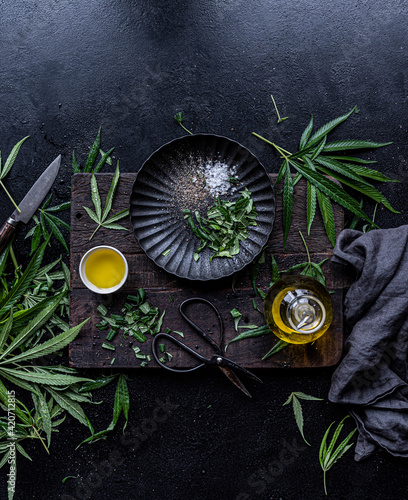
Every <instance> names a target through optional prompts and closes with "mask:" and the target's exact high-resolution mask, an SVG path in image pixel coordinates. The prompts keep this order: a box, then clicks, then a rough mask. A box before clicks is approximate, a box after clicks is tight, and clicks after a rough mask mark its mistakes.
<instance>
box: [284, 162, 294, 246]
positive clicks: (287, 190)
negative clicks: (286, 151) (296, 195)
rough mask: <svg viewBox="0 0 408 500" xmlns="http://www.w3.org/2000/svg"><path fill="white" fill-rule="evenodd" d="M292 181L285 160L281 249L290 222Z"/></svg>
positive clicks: (286, 236)
mask: <svg viewBox="0 0 408 500" xmlns="http://www.w3.org/2000/svg"><path fill="white" fill-rule="evenodd" d="M292 208H293V182H292V176H291V173H290V168H289V163H288V162H286V173H285V179H284V186H283V249H285V246H286V240H287V238H288V234H289V229H290V224H291V222H292Z"/></svg>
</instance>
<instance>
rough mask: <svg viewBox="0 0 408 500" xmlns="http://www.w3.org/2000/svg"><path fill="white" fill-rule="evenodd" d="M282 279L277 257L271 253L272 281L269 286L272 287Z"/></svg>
mask: <svg viewBox="0 0 408 500" xmlns="http://www.w3.org/2000/svg"><path fill="white" fill-rule="evenodd" d="M279 279H280V271H279V267H278V264H277V262H276V260H275V257H274V256H273V255H272V254H271V281H270V283H269V288H271V287H272V285H273V284H274V283H276V282H277V281H278V280H279Z"/></svg>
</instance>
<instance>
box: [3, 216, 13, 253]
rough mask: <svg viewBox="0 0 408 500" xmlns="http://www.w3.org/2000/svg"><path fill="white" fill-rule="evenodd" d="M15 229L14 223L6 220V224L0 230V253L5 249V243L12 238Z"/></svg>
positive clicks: (10, 219)
mask: <svg viewBox="0 0 408 500" xmlns="http://www.w3.org/2000/svg"><path fill="white" fill-rule="evenodd" d="M15 228H16V221H15V220H14V219H12V218H9V219H8V220H6V222H5V223H4V224H3V226H2V227H1V228H0V253H1V252H2V251H3V250H4V249H5V248H6V246H7V243H8V242H9V241H10V238H11V237H12V236H13V233H14V229H15Z"/></svg>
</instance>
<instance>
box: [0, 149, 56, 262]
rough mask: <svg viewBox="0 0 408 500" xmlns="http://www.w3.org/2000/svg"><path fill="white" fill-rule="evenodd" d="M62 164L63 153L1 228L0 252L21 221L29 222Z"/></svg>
mask: <svg viewBox="0 0 408 500" xmlns="http://www.w3.org/2000/svg"><path fill="white" fill-rule="evenodd" d="M60 166H61V155H59V156H57V158H55V160H54V161H53V162H52V163H50V165H49V166H48V167H47V168H46V169H45V170H44V172H43V173H42V174H41V175H40V177H39V178H38V179H37V181H36V182H35V183H34V184H33V186H32V187H31V189H30V190H29V191H28V193H27V194H26V195H25V196H24V198H23V200H22V201H21V203H20V204H19V206H18V207H19V209H20V211H18V210H17V209H16V210H14V212H13V213H12V214H11V216H10V217H9V218H8V219H7V221H6V222H5V223H4V224H3V226H2V227H1V228H0V252H2V251H3V250H4V248H5V247H6V245H7V243H8V242H9V241H10V238H11V236H12V235H13V233H14V230H15V228H16V226H17V224H18V223H19V222H22V223H23V224H27V222H28V221H29V220H30V219H31V217H32V216H33V215H34V213H35V211H36V210H37V208H38V207H39V206H40V204H41V202H42V201H43V199H44V198H45V195H46V194H47V193H48V191H49V190H50V188H51V186H52V185H53V184H54V181H55V178H56V177H57V175H58V172H59V169H60Z"/></svg>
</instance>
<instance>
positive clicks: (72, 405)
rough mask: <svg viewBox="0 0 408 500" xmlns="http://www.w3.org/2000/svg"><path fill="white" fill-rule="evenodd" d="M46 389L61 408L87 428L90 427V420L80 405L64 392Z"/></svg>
mask: <svg viewBox="0 0 408 500" xmlns="http://www.w3.org/2000/svg"><path fill="white" fill-rule="evenodd" d="M46 389H47V391H48V392H49V393H50V394H51V396H52V397H53V398H54V399H55V402H56V403H58V404H59V405H60V406H61V408H63V409H64V410H66V411H67V412H68V413H69V414H70V415H72V416H73V417H74V418H75V419H76V420H78V422H80V423H81V424H83V425H85V426H86V427H89V420H88V418H87V416H86V415H85V413H84V410H83V409H82V407H81V405H80V404H79V403H77V402H76V401H73V400H72V399H70V398H69V397H67V396H66V395H65V394H64V393H63V392H59V391H55V390H54V389H51V388H50V387H47V388H46Z"/></svg>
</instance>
